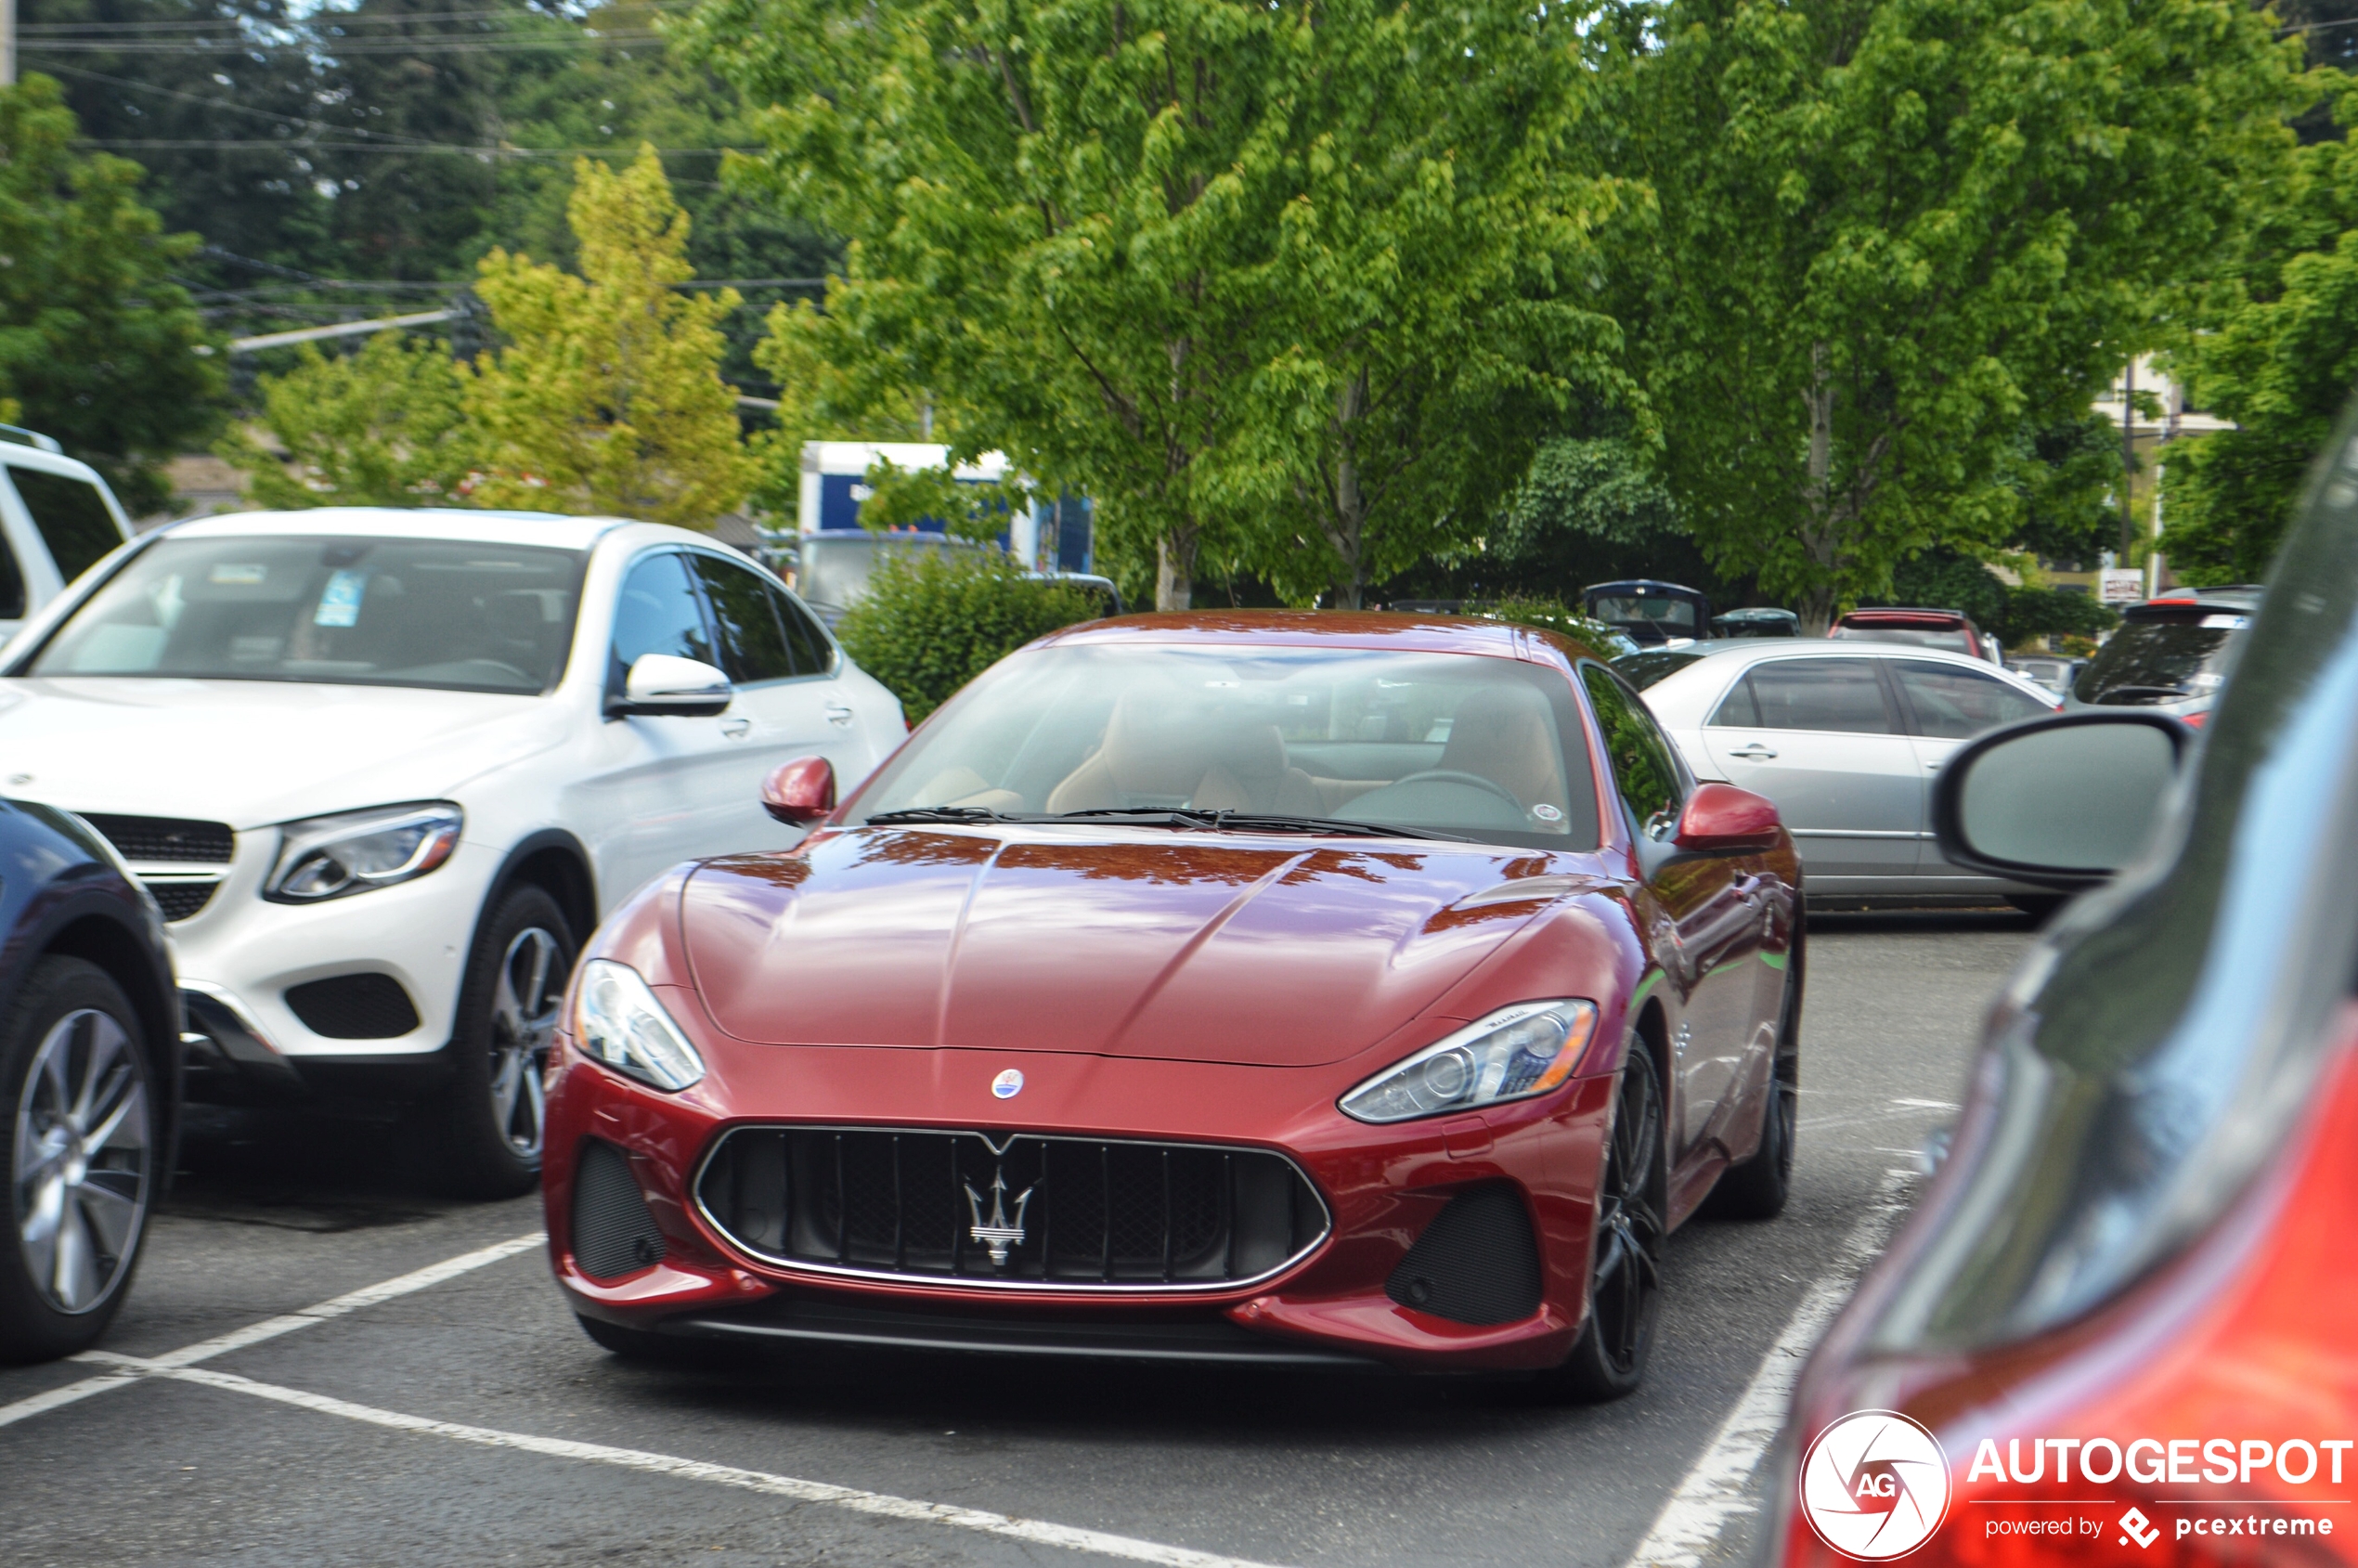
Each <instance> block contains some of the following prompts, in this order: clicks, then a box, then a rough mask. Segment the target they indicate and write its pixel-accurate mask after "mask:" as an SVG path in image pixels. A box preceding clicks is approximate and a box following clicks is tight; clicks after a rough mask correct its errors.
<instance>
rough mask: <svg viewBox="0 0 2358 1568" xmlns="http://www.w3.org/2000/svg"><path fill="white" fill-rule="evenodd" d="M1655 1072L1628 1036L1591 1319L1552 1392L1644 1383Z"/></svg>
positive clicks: (1655, 1240) (1657, 1139)
mask: <svg viewBox="0 0 2358 1568" xmlns="http://www.w3.org/2000/svg"><path fill="white" fill-rule="evenodd" d="M1662 1129H1663V1099H1662V1079H1661V1075H1660V1073H1659V1072H1658V1071H1657V1070H1656V1069H1655V1067H1654V1060H1653V1053H1652V1051H1651V1050H1649V1049H1648V1048H1647V1045H1646V1042H1645V1040H1644V1038H1643V1037H1642V1036H1640V1037H1638V1038H1633V1039H1632V1040H1631V1041H1630V1042H1629V1049H1628V1051H1627V1053H1626V1056H1624V1059H1623V1061H1622V1065H1621V1083H1620V1087H1619V1088H1618V1090H1617V1091H1616V1092H1615V1094H1614V1095H1613V1131H1612V1134H1611V1140H1610V1142H1609V1143H1608V1144H1607V1146H1606V1153H1605V1171H1604V1177H1603V1179H1602V1180H1601V1181H1600V1183H1599V1184H1598V1188H1597V1220H1596V1239H1595V1241H1594V1243H1593V1244H1592V1245H1591V1247H1590V1250H1589V1263H1588V1320H1587V1322H1586V1323H1584V1324H1582V1325H1581V1328H1580V1338H1579V1339H1577V1340H1576V1341H1574V1342H1573V1347H1572V1354H1571V1355H1570V1356H1568V1357H1567V1358H1566V1359H1565V1361H1564V1363H1563V1365H1562V1366H1561V1367H1557V1368H1556V1369H1555V1370H1554V1371H1552V1372H1550V1373H1548V1374H1545V1375H1544V1382H1545V1383H1546V1385H1547V1386H1548V1389H1549V1391H1550V1392H1551V1393H1556V1394H1559V1395H1561V1396H1562V1397H1564V1398H1568V1399H1575V1400H1582V1401H1586V1402H1590V1403H1600V1402H1602V1401H1604V1400H1608V1399H1619V1398H1621V1397H1622V1396H1623V1395H1625V1394H1627V1393H1632V1392H1634V1391H1635V1390H1636V1389H1637V1387H1638V1385H1639V1383H1641V1382H1643V1381H1645V1378H1646V1360H1647V1357H1648V1356H1649V1355H1651V1354H1652V1351H1653V1340H1654V1321H1655V1319H1656V1318H1657V1317H1658V1316H1659V1315H1660V1314H1661V1311H1662V1248H1663V1241H1664V1238H1665V1235H1666V1234H1667V1230H1666V1227H1665V1224H1664V1217H1665V1214H1666V1213H1667V1212H1668V1209H1669V1186H1670V1176H1669V1170H1668V1167H1667V1165H1666V1163H1665V1151H1664V1147H1663V1135H1662Z"/></svg>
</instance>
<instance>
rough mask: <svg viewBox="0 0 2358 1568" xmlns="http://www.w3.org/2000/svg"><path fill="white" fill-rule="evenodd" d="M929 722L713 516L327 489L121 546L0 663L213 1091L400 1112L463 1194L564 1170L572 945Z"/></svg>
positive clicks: (15, 728)
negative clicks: (807, 773)
mask: <svg viewBox="0 0 2358 1568" xmlns="http://www.w3.org/2000/svg"><path fill="white" fill-rule="evenodd" d="M905 733H906V726H905V725H904V724H903V722H902V719H901V713H900V704H899V703H898V702H897V701H896V700H895V699H894V698H893V696H892V694H891V693H889V692H887V691H886V690H885V688H884V687H882V686H880V685H878V684H877V683H876V682H875V680H871V679H870V678H869V677H868V676H866V675H864V674H862V672H861V671H860V670H859V668H858V667H855V666H854V665H853V664H852V663H851V661H850V660H849V658H847V657H846V656H845V655H844V654H843V651H842V650H841V649H840V648H839V647H837V646H836V642H835V641H834V640H833V639H832V638H831V637H830V636H829V635H828V633H827V632H826V630H825V629H824V628H823V627H822V626H821V625H820V624H819V622H818V620H817V618H816V617H815V616H812V615H811V614H810V612H809V611H808V610H807V609H806V608H804V606H803V605H802V604H801V603H800V602H799V601H797V599H796V598H795V596H794V595H793V594H792V593H790V592H789V591H787V590H786V589H785V588H784V586H783V585H782V584H780V583H779V582H778V581H777V579H776V578H774V577H771V576H770V575H769V574H768V573H766V572H764V571H762V570H760V569H759V568H758V567H756V566H754V565H753V564H750V563H748V562H746V561H745V559H744V558H743V557H741V556H738V555H736V554H734V553H733V552H732V551H728V550H726V549H723V548H721V547H719V546H717V545H715V544H714V543H713V542H712V541H711V540H710V539H708V538H705V537H704V536H702V535H698V534H693V533H689V532H686V531H684V530H681V529H678V528H667V527H661V526H657V525H651V524H643V523H628V522H621V521H616V520H615V519H611V518H577V517H558V516H551V515H541V514H535V513H524V512H462V511H402V510H395V509H389V508H348V509H344V508H337V509H322V510H319V511H316V512H245V513H238V514H232V515H227V516H219V517H211V518H204V519H201V520H198V521H194V522H189V523H185V524H181V525H176V526H173V527H170V528H167V529H163V530H161V531H159V532H158V533H155V534H151V535H149V536H148V537H146V538H141V539H139V540H137V541H136V542H135V543H132V544H129V545H126V546H124V547H123V549H122V550H121V551H117V552H116V553H115V554H114V555H112V556H110V558H109V559H108V560H106V561H105V562H102V563H101V564H100V565H99V566H98V568H97V569H96V570H94V571H93V572H92V573H91V574H90V576H89V577H87V578H85V579H84V581H82V582H81V583H79V584H77V585H76V588H75V590H74V591H73V592H71V593H69V594H67V595H65V596H64V597H63V598H61V599H59V600H58V601H57V602H56V603H53V604H51V605H50V606H48V608H47V609H46V610H45V611H44V612H43V613H42V614H41V615H40V616H36V617H35V618H34V619H33V620H32V621H31V622H29V623H28V624H27V625H26V627H25V628H24V630H23V632H22V633H21V634H20V635H19V637H18V638H17V639H16V640H15V641H13V642H11V643H10V644H9V647H8V650H7V652H6V655H5V662H0V793H5V794H6V795H9V796H13V797H18V798H20V799H27V800H37V801H42V802H45V803H47V804H50V805H54V806H60V807H64V808H66V809H67V810H72V811H75V812H78V813H80V814H81V815H82V816H83V817H84V818H86V819H87V820H88V821H89V822H90V823H92V825H94V826H95V827H97V829H98V831H99V832H101V833H102V834H104V835H105V836H107V837H108V838H109V839H110V840H111V841H112V842H113V844H114V846H115V848H116V849H118V850H119V851H120V852H121V853H122V855H123V859H124V860H126V861H127V862H130V864H131V867H132V869H133V870H134V871H135V872H136V874H137V875H138V876H139V877H140V879H141V880H142V881H143V882H144V883H145V884H146V885H147V887H148V888H149V891H151V892H152V893H153V894H154V895H155V897H156V900H157V901H158V902H159V903H160V904H161V905H162V909H163V912H164V915H165V918H166V920H167V922H168V926H167V929H168V930H169V932H170V934H171V937H172V941H173V948H174V955H175V965H176V967H177V969H178V972H179V976H180V983H181V987H182V994H183V1000H184V1001H185V1002H186V1004H187V1007H188V1030H189V1032H188V1036H187V1047H188V1085H189V1093H190V1095H191V1096H192V1097H194V1098H198V1099H201V1100H214V1101H226V1102H230V1103H239V1102H244V1103H253V1101H255V1100H257V1099H298V1098H306V1097H326V1098H349V1097H362V1098H369V1099H378V1100H383V1099H395V1100H399V1101H403V1102H407V1103H408V1104H409V1105H410V1107H411V1111H410V1115H411V1116H412V1117H413V1118H414V1119H415V1121H416V1123H417V1128H418V1131H419V1132H420V1133H421V1134H424V1135H425V1136H427V1137H429V1138H430V1139H431V1140H432V1142H433V1145H434V1147H433V1148H432V1149H431V1151H430V1152H431V1155H432V1158H433V1166H432V1168H433V1169H434V1170H435V1171H436V1172H437V1173H440V1174H441V1175H442V1176H443V1177H444V1178H445V1179H446V1180H447V1184H448V1185H449V1186H451V1187H452V1188H453V1189H455V1190H458V1191H460V1192H464V1193H468V1194H472V1195H476V1196H485V1197H489V1196H497V1195H502V1194H507V1193H513V1192H517V1191H521V1190H523V1189H524V1188H525V1187H527V1186H530V1185H531V1184H532V1182H533V1181H534V1179H535V1178H536V1176H537V1175H538V1169H539V1163H540V1140H541V1120H542V1119H541V1097H540V1095H541V1091H540V1078H541V1075H540V1072H539V1070H538V1069H539V1064H540V1063H541V1061H542V1059H543V1058H544V1056H545V1054H546V1052H547V1049H548V1043H549V1039H550V1035H551V1030H552V1028H553V1026H554V1024H555V1021H556V1012H557V1006H558V1001H559V998H560V996H561V995H562V993H563V991H564V982H565V979H566V976H567V974H568V972H569V971H570V969H571V967H572V963H573V957H574V954H575V952H577V950H578V948H579V946H580V944H581V943H582V941H583V940H586V939H587V938H588V936H589V931H590V929H591V927H594V926H595V925H596V924H597V922H598V919H599V916H600V915H601V914H602V912H603V911H605V910H607V909H609V908H611V907H613V906H614V905H615V903H617V902H619V901H621V900H622V899H623V898H625V897H627V896H628V894H629V893H630V892H631V891H632V889H634V888H637V887H638V886H639V885H640V884H641V883H642V882H644V881H646V880H647V879H648V878H649V877H651V876H653V875H655V874H656V873H658V872H660V871H662V870H664V869H665V868H667V867H668V866H670V865H672V864H673V863H675V862H679V861H682V860H686V859H690V858H692V857H695V856H700V855H710V854H717V853H721V852H724V851H729V850H736V849H774V848H783V847H784V846H785V845H787V844H790V843H792V842H793V841H794V839H795V837H796V836H797V832H798V830H796V829H793V828H788V827H784V826H782V825H781V824H780V823H776V822H773V821H772V820H771V818H770V817H769V816H768V815H767V814H766V813H765V811H764V810H763V808H762V805H761V801H760V790H761V783H762V780H763V778H764V776H765V774H766V773H767V772H768V771H770V770H771V769H773V768H774V767H776V766H777V765H778V764H779V763H780V762H782V761H784V760H786V759H788V758H796V757H801V756H807V755H813V754H815V755H819V756H823V757H824V758H827V759H828V761H829V762H830V763H831V764H832V765H833V767H834V769H835V771H836V777H837V780H838V781H839V785H840V787H842V788H845V789H849V787H850V786H851V785H852V784H856V783H857V782H858V781H859V780H861V779H862V778H864V777H865V776H866V775H867V773H868V772H869V771H870V770H872V769H873V768H874V767H875V765H876V763H877V762H879V761H880V760H882V759H883V758H884V757H885V756H886V755H887V753H888V752H889V751H891V750H892V748H893V747H894V746H895V745H898V744H899V743H900V739H901V737H902V735H903V734H905Z"/></svg>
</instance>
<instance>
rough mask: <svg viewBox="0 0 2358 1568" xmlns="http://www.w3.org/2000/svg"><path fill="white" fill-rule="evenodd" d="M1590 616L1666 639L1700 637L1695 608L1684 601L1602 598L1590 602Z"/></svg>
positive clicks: (1628, 596) (1620, 596)
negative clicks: (1647, 630) (1650, 630)
mask: <svg viewBox="0 0 2358 1568" xmlns="http://www.w3.org/2000/svg"><path fill="white" fill-rule="evenodd" d="M1588 613H1589V614H1590V615H1591V616H1595V617H1596V618H1597V619H1599V620H1600V621H1611V622H1613V624H1614V625H1615V626H1630V627H1635V626H1643V627H1651V628H1654V629H1656V630H1658V631H1660V632H1661V633H1662V634H1663V635H1664V636H1665V637H1694V636H1697V635H1699V633H1698V632H1697V630H1696V627H1697V625H1698V620H1697V617H1696V615H1695V607H1694V605H1693V604H1692V603H1690V602H1688V601H1687V600H1684V599H1665V598H1656V597H1655V596H1653V595H1652V594H1647V595H1644V596H1643V597H1640V596H1639V595H1638V594H1634V593H1628V594H1623V593H1605V594H1599V595H1598V596H1597V597H1596V598H1594V599H1592V600H1590V601H1589V602H1588Z"/></svg>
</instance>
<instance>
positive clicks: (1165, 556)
mask: <svg viewBox="0 0 2358 1568" xmlns="http://www.w3.org/2000/svg"><path fill="white" fill-rule="evenodd" d="M1195 586H1196V531H1195V529H1193V528H1174V529H1173V530H1172V531H1171V532H1170V533H1167V534H1165V535H1163V536H1162V537H1161V538H1159V539H1157V540H1155V608H1156V609H1158V610H1185V609H1186V608H1188V607H1189V606H1190V605H1191V604H1192V603H1193V602H1194V597H1195Z"/></svg>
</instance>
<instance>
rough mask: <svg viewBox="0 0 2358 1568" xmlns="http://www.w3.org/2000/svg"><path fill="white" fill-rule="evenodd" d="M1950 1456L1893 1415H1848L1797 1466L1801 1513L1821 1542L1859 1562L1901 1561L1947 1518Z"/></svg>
mask: <svg viewBox="0 0 2358 1568" xmlns="http://www.w3.org/2000/svg"><path fill="white" fill-rule="evenodd" d="M1949 1498H1950V1484H1949V1456H1948V1455H1947V1454H1945V1453H1943V1452H1942V1451H1941V1447H1940V1443H1939V1441H1938V1440H1937V1438H1935V1437H1934V1436H1933V1435H1932V1433H1931V1432H1927V1431H1926V1430H1924V1427H1922V1426H1920V1425H1918V1424H1917V1423H1916V1422H1914V1421H1911V1420H1910V1419H1908V1418H1907V1417H1905V1416H1903V1415H1900V1414H1899V1413H1898V1412H1897V1411H1894V1410H1854V1411H1852V1412H1851V1413H1850V1414H1849V1415H1847V1416H1845V1417H1843V1418H1842V1419H1840V1420H1838V1421H1835V1422H1833V1424H1832V1425H1830V1426H1828V1427H1827V1428H1826V1429H1825V1430H1824V1431H1823V1432H1820V1433H1819V1434H1818V1440H1817V1441H1816V1442H1815V1443H1812V1444H1811V1445H1809V1452H1808V1454H1807V1455H1806V1456H1805V1457H1804V1458H1803V1459H1802V1461H1801V1511H1802V1514H1803V1515H1804V1517H1806V1518H1807V1520H1808V1521H1809V1527H1810V1528H1811V1529H1812V1530H1814V1531H1816V1532H1817V1533H1818V1538H1819V1539H1820V1540H1821V1541H1823V1542H1825V1543H1826V1545H1828V1546H1830V1547H1832V1548H1833V1549H1834V1550H1836V1551H1838V1552H1840V1553H1842V1554H1843V1555H1844V1556H1845V1557H1853V1558H1857V1559H1859V1561H1860V1562H1889V1561H1890V1560H1892V1559H1893V1558H1896V1557H1905V1556H1907V1555H1908V1554H1909V1553H1910V1552H1911V1551H1913V1550H1915V1549H1917V1548H1918V1547H1920V1546H1922V1545H1924V1542H1926V1541H1928V1540H1930V1539H1931V1538H1932V1533H1933V1532H1934V1531H1935V1530H1937V1529H1939V1528H1940V1522H1941V1521H1942V1520H1943V1519H1945V1518H1946V1517H1948V1513H1949Z"/></svg>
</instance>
